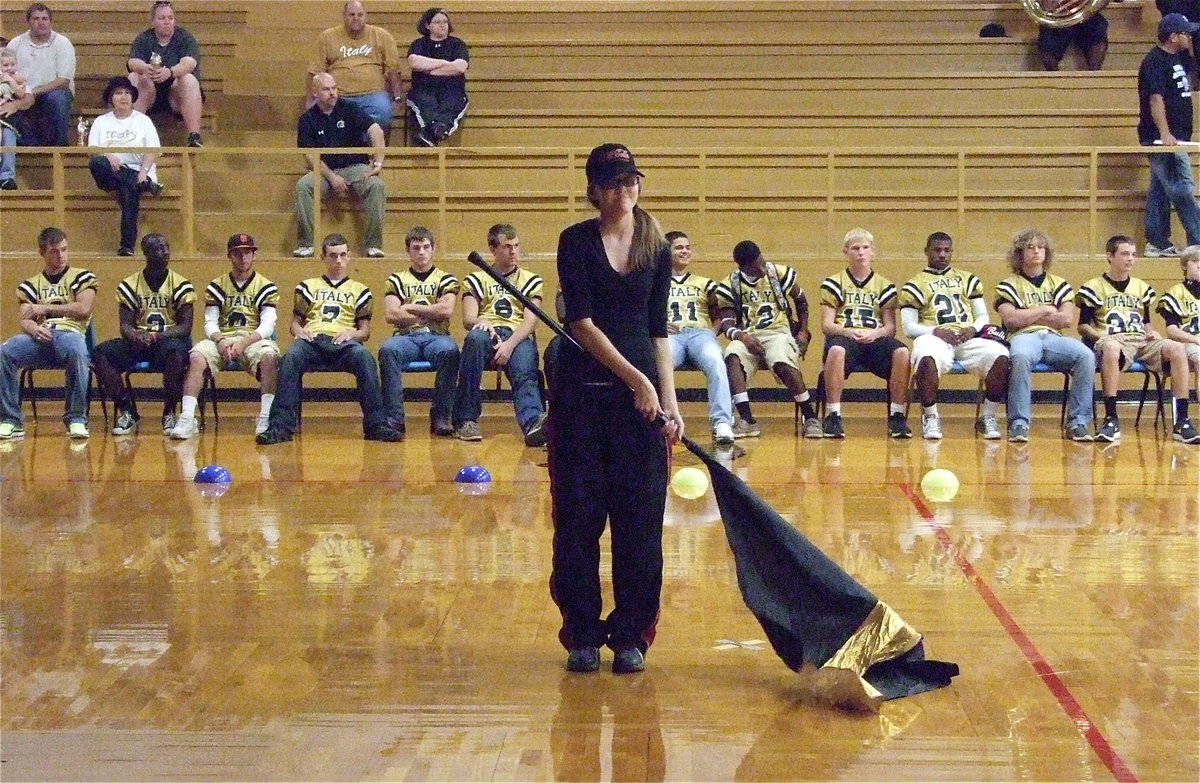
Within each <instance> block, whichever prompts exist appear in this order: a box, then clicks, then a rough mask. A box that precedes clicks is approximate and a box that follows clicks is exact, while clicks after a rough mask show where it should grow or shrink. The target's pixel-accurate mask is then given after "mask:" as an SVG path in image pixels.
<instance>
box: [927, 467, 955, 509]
mask: <svg viewBox="0 0 1200 783" xmlns="http://www.w3.org/2000/svg"><path fill="white" fill-rule="evenodd" d="M921 491H922V492H924V493H925V497H927V498H929V500H930V501H931V502H933V503H949V502H950V501H951V500H954V496H955V495H957V494H958V476H956V475H954V474H953V473H951V472H950V471H948V470H946V469H945V468H934V469H933V470H931V471H929V472H928V473H926V474H925V477H924V478H923V479H921Z"/></svg>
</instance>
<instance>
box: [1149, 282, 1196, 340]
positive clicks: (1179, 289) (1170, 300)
mask: <svg viewBox="0 0 1200 783" xmlns="http://www.w3.org/2000/svg"><path fill="white" fill-rule="evenodd" d="M1155 309H1157V310H1158V312H1159V314H1160V315H1162V316H1163V317H1164V318H1165V317H1166V316H1167V315H1168V314H1170V315H1171V316H1172V317H1173V318H1175V319H1176V320H1178V322H1179V328H1180V329H1182V330H1183V331H1185V332H1187V333H1188V334H1200V297H1197V296H1196V295H1195V294H1193V293H1192V292H1191V291H1189V290H1188V287H1187V286H1186V285H1184V284H1183V283H1176V284H1175V286H1174V287H1172V288H1171V290H1170V291H1167V292H1166V293H1165V294H1163V295H1162V296H1161V297H1159V300H1158V307H1157V308H1155Z"/></svg>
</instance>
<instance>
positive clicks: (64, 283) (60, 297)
mask: <svg viewBox="0 0 1200 783" xmlns="http://www.w3.org/2000/svg"><path fill="white" fill-rule="evenodd" d="M89 288H90V289H91V290H93V291H98V290H99V289H100V284H99V282H97V280H96V276H95V275H94V274H92V273H91V272H89V271H88V270H86V269H77V268H75V267H71V266H69V267H67V268H66V269H64V270H63V271H62V273H61V274H58V275H56V276H55V277H54V278H49V277H46V271H45V270H42V271H41V272H40V273H38V274H36V275H34V276H33V277H31V278H29V279H28V280H25V281H24V282H22V283H20V284H19V285H17V301H19V302H21V303H22V304H58V305H62V304H71V303H72V302H74V301H75V300H76V299H78V298H79V294H80V293H82V292H84V291H86V290H88V289H89ZM90 321H91V319H90V318H86V319H83V320H80V319H78V318H67V317H65V316H60V317H58V318H47V319H46V320H45V321H44V322H43V323H42V325H43V326H45V327H46V328H47V329H62V330H64V331H68V332H77V333H79V334H83V333H84V332H86V331H87V327H88V323H89V322H90Z"/></svg>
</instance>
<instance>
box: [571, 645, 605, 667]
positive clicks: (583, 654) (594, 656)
mask: <svg viewBox="0 0 1200 783" xmlns="http://www.w3.org/2000/svg"><path fill="white" fill-rule="evenodd" d="M599 668H600V650H599V649H598V648H596V647H578V648H576V649H574V650H571V651H570V652H569V653H567V671H569V672H581V673H582V672H594V671H596V670H598V669H599Z"/></svg>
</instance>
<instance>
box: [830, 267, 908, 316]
mask: <svg viewBox="0 0 1200 783" xmlns="http://www.w3.org/2000/svg"><path fill="white" fill-rule="evenodd" d="M897 295H898V294H897V292H896V286H894V285H893V284H892V282H891V281H890V280H888V279H887V278H886V277H883V276H882V275H879V274H876V273H875V272H871V274H869V275H867V279H866V280H855V279H854V275H852V274H850V270H849V269H843V270H842V271H841V272H839V273H838V274H836V275H834V276H833V277H827V278H825V279H824V280H823V281H822V282H821V304H823V305H826V306H828V307H832V308H833V309H834V311H835V314H834V316H833V322H834V323H835V324H837V325H838V326H843V327H845V328H847V329H878V328H879V327H880V326H882V325H883V311H884V310H886V309H888V308H894V307H895V306H896V301H897V299H896V297H897Z"/></svg>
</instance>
